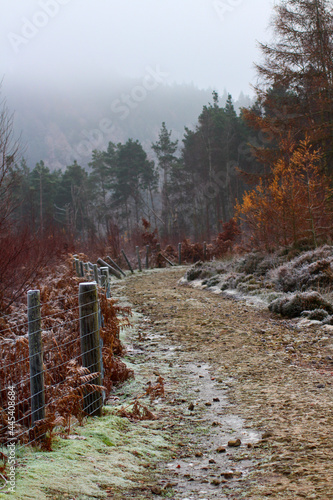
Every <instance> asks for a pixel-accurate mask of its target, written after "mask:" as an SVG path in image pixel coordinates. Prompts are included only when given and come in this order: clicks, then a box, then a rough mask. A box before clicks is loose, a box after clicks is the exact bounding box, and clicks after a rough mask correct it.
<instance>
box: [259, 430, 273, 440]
mask: <svg viewBox="0 0 333 500" xmlns="http://www.w3.org/2000/svg"><path fill="white" fill-rule="evenodd" d="M272 436H273V434H272V433H271V432H270V431H266V432H264V433H263V435H262V438H261V439H267V438H270V437H272Z"/></svg>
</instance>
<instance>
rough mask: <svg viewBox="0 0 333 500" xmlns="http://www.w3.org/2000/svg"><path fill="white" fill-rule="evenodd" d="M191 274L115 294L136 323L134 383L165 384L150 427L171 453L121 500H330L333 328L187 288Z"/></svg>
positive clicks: (177, 272) (120, 288)
mask: <svg viewBox="0 0 333 500" xmlns="http://www.w3.org/2000/svg"><path fill="white" fill-rule="evenodd" d="M183 275H184V268H177V269H165V270H156V271H152V272H144V273H142V274H140V275H139V274H136V275H135V276H129V277H127V278H126V279H125V280H123V281H121V282H117V283H116V282H114V284H113V287H112V294H113V295H116V296H118V297H126V298H127V299H128V300H129V302H130V303H131V304H132V306H133V310H134V311H135V312H136V313H138V314H137V315H136V316H135V323H136V328H135V329H133V331H132V333H131V336H130V337H129V338H128V342H129V343H130V346H129V359H131V360H132V361H133V362H134V364H135V370H136V373H137V374H139V376H141V377H146V378H147V377H148V378H149V377H151V380H154V377H155V378H156V376H158V375H161V376H162V377H163V378H164V384H165V398H164V399H162V398H160V399H158V400H157V401H155V402H154V403H153V406H154V405H155V407H156V413H157V415H158V417H159V418H158V420H156V421H154V422H152V423H149V422H147V425H148V426H149V425H155V426H157V427H159V429H162V430H165V432H166V434H167V435H168V436H169V442H170V454H171V455H170V457H171V458H170V461H168V462H167V463H160V464H159V467H158V469H156V470H150V471H148V470H147V477H146V479H144V480H143V483H144V484H141V486H140V488H138V489H136V490H135V491H132V492H127V493H126V494H124V497H123V498H125V497H126V498H142V499H147V498H173V499H182V500H185V499H193V500H197V499H206V500H208V499H221V500H223V499H229V498H230V499H231V498H234V499H241V498H246V499H253V500H257V499H258V500H259V499H263V498H272V499H274V498H276V499H281V498H282V499H284V500H289V499H301V498H306V499H321V500H329V499H333V461H332V458H333V433H332V422H333V416H332V406H333V405H332V401H333V398H332V370H333V364H332V358H333V349H332V348H333V345H332V344H333V338H332V335H333V333H332V329H331V330H330V328H326V329H323V328H320V329H319V328H318V326H317V325H312V326H311V325H310V326H308V325H307V326H304V328H303V327H300V326H297V325H296V323H295V322H292V321H288V322H286V321H283V320H281V319H279V318H277V317H275V316H273V315H272V314H270V313H269V312H266V311H263V310H259V309H256V308H254V307H251V306H249V305H247V304H246V303H245V302H243V301H234V300H231V299H228V298H224V297H222V296H221V295H215V294H213V293H209V292H207V291H204V290H198V289H194V288H190V287H188V286H183V285H179V284H178V280H179V279H180V278H181V277H182V276H183ZM237 440H240V442H241V443H240V445H239V441H237ZM228 443H229V445H230V444H234V445H239V446H229V445H228ZM119 498H121V496H120V497H119Z"/></svg>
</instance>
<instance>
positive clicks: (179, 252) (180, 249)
mask: <svg viewBox="0 0 333 500" xmlns="http://www.w3.org/2000/svg"><path fill="white" fill-rule="evenodd" d="M178 264H179V265H180V266H181V265H182V244H181V243H178Z"/></svg>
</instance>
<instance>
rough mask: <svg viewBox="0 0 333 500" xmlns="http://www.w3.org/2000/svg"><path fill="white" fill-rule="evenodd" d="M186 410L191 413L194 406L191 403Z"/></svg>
mask: <svg viewBox="0 0 333 500" xmlns="http://www.w3.org/2000/svg"><path fill="white" fill-rule="evenodd" d="M188 409H189V410H190V411H193V410H194V404H193V403H191V404H190V405H189V407H188Z"/></svg>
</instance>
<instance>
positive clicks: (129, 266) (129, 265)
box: [121, 250, 134, 274]
mask: <svg viewBox="0 0 333 500" xmlns="http://www.w3.org/2000/svg"><path fill="white" fill-rule="evenodd" d="M121 253H122V254H123V256H124V259H125V260H126V262H127V265H128V268H129V270H130V271H131V273H132V274H133V273H134V271H133V268H132V266H131V263H130V261H129V260H128V258H127V255H126V254H125V251H124V250H122V251H121Z"/></svg>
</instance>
